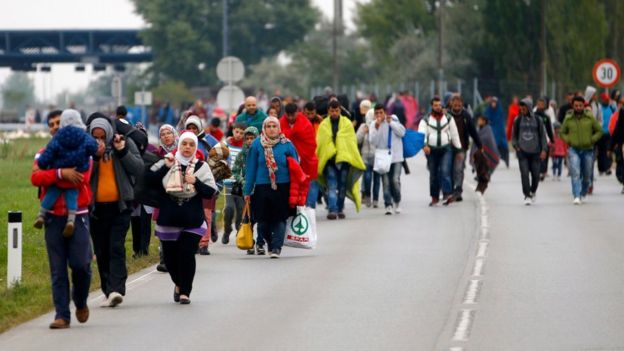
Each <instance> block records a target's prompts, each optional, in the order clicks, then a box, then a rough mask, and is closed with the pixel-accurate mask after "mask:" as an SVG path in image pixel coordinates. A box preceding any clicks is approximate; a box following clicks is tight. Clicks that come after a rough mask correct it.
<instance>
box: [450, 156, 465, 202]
mask: <svg viewBox="0 0 624 351" xmlns="http://www.w3.org/2000/svg"><path fill="white" fill-rule="evenodd" d="M465 169H466V151H464V150H459V151H453V192H454V194H455V195H457V196H461V194H462V192H463V191H464V190H463V185H464V170H465Z"/></svg>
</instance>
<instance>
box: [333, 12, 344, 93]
mask: <svg viewBox="0 0 624 351" xmlns="http://www.w3.org/2000/svg"><path fill="white" fill-rule="evenodd" d="M339 35H342V0H334V25H333V30H332V78H333V82H332V85H333V88H334V93H337V92H338V84H339V83H340V80H339V77H338V75H339V74H340V72H339V71H338V36H339Z"/></svg>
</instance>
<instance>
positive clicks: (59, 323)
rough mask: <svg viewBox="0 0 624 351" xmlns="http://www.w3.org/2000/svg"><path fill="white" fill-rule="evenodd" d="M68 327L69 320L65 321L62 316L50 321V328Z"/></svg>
mask: <svg viewBox="0 0 624 351" xmlns="http://www.w3.org/2000/svg"><path fill="white" fill-rule="evenodd" d="M67 328H69V321H66V320H64V319H62V318H58V319H55V320H54V322H52V323H50V329H67Z"/></svg>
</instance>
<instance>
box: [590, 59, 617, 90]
mask: <svg viewBox="0 0 624 351" xmlns="http://www.w3.org/2000/svg"><path fill="white" fill-rule="evenodd" d="M592 74H593V76H594V81H595V82H596V84H598V85H600V86H601V87H603V88H612V87H614V86H615V85H616V84H617V83H618V81H619V80H620V74H621V71H620V65H618V64H617V62H615V61H613V60H609V59H603V60H600V61H598V62H596V64H595V65H594V70H593V71H592Z"/></svg>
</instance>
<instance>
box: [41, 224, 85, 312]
mask: <svg viewBox="0 0 624 351" xmlns="http://www.w3.org/2000/svg"><path fill="white" fill-rule="evenodd" d="M66 220H67V217H59V216H54V215H48V216H47V217H46V222H45V243H46V249H47V251H48V261H49V263H50V275H51V278H52V300H53V301H54V309H55V310H56V315H55V317H54V318H55V319H59V318H60V319H64V320H66V321H68V322H69V321H70V320H71V313H70V311H69V302H70V290H69V274H68V271H67V266H69V268H71V286H72V290H71V298H72V300H74V304H75V305H76V308H83V307H85V306H86V305H87V297H88V296H89V286H90V285H91V259H92V257H93V253H92V251H91V239H90V238H89V216H87V215H78V216H76V222H75V229H74V235H72V236H71V237H70V238H65V237H64V236H63V229H64V228H65V222H66Z"/></svg>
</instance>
